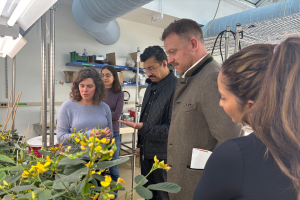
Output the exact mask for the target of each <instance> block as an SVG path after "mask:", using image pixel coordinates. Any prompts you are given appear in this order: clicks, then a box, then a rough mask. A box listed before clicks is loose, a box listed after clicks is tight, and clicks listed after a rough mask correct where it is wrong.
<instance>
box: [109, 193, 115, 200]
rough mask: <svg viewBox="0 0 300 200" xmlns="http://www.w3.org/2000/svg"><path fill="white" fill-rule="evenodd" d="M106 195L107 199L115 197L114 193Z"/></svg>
mask: <svg viewBox="0 0 300 200" xmlns="http://www.w3.org/2000/svg"><path fill="white" fill-rule="evenodd" d="M107 196H108V198H109V199H114V198H115V195H114V194H107Z"/></svg>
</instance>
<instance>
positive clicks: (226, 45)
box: [225, 26, 230, 60]
mask: <svg viewBox="0 0 300 200" xmlns="http://www.w3.org/2000/svg"><path fill="white" fill-rule="evenodd" d="M229 32H230V26H227V27H226V34H225V60H227V58H228V47H229Z"/></svg>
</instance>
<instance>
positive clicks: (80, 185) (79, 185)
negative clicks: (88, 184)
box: [75, 180, 85, 194]
mask: <svg viewBox="0 0 300 200" xmlns="http://www.w3.org/2000/svg"><path fill="white" fill-rule="evenodd" d="M84 185H85V180H83V181H81V182H80V183H78V185H77V186H76V188H75V191H76V193H77V194H79V193H80V192H81V191H82V189H83V187H84Z"/></svg>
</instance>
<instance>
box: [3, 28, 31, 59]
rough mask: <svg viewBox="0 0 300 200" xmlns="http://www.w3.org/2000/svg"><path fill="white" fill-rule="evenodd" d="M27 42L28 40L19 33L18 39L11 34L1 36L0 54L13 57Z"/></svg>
mask: <svg viewBox="0 0 300 200" xmlns="http://www.w3.org/2000/svg"><path fill="white" fill-rule="evenodd" d="M26 43H27V41H26V40H25V39H24V38H23V37H22V35H21V34H19V37H18V38H17V39H13V38H12V37H11V36H5V37H4V38H2V37H0V56H1V57H6V55H8V56H9V57H11V58H13V57H14V56H15V55H16V54H17V53H18V52H19V51H20V50H21V49H22V48H23V46H24V45H25V44H26Z"/></svg>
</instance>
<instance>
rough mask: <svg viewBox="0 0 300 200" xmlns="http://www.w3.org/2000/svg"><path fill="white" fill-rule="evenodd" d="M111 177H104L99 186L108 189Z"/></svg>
mask: <svg viewBox="0 0 300 200" xmlns="http://www.w3.org/2000/svg"><path fill="white" fill-rule="evenodd" d="M111 180H112V179H111V177H110V176H105V181H101V182H100V183H101V185H102V186H103V187H108V186H109V185H110V182H111Z"/></svg>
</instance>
